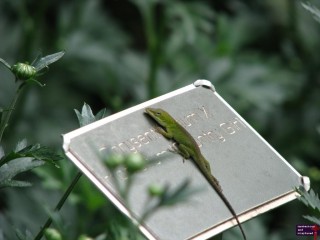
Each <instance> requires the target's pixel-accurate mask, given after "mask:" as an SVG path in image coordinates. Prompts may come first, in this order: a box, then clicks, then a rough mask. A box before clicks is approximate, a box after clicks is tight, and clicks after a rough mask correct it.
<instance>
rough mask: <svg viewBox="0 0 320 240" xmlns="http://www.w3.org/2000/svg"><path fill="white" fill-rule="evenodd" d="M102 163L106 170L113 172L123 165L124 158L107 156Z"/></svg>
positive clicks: (116, 155)
mask: <svg viewBox="0 0 320 240" xmlns="http://www.w3.org/2000/svg"><path fill="white" fill-rule="evenodd" d="M104 163H105V165H106V166H107V168H109V169H110V170H113V169H115V168H117V167H119V166H120V165H121V164H123V163H124V156H123V155H122V154H111V155H108V156H107V157H106V159H105V160H104Z"/></svg>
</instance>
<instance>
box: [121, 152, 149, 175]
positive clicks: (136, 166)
mask: <svg viewBox="0 0 320 240" xmlns="http://www.w3.org/2000/svg"><path fill="white" fill-rule="evenodd" d="M125 165H126V167H127V171H128V172H129V173H135V172H138V171H140V170H142V169H143V168H144V167H145V166H146V161H145V159H144V157H143V156H142V155H141V154H138V153H133V154H130V155H128V156H127V158H126V161H125Z"/></svg>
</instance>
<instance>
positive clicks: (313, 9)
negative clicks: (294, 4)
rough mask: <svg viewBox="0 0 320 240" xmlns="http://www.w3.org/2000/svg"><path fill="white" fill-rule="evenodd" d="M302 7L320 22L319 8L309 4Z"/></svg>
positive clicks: (303, 4)
mask: <svg viewBox="0 0 320 240" xmlns="http://www.w3.org/2000/svg"><path fill="white" fill-rule="evenodd" d="M301 5H302V6H303V7H304V8H305V9H306V10H308V11H309V12H310V13H311V14H312V15H313V17H314V19H315V20H317V21H318V22H320V10H319V9H318V8H317V7H315V6H314V5H312V4H311V3H309V2H307V3H301Z"/></svg>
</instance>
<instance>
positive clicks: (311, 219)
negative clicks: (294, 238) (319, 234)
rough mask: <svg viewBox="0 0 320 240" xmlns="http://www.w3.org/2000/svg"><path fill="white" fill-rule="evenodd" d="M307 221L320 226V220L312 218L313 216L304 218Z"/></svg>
mask: <svg viewBox="0 0 320 240" xmlns="http://www.w3.org/2000/svg"><path fill="white" fill-rule="evenodd" d="M303 217H304V218H305V219H307V220H309V221H310V222H313V223H315V224H317V225H319V226H320V218H316V217H312V216H303Z"/></svg>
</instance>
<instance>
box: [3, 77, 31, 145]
mask: <svg viewBox="0 0 320 240" xmlns="http://www.w3.org/2000/svg"><path fill="white" fill-rule="evenodd" d="M24 86H25V85H24V83H22V84H21V85H20V86H19V87H18V89H17V91H16V93H15V95H14V98H13V100H12V102H11V104H10V107H9V109H8V110H7V113H6V114H4V115H3V121H2V119H1V124H0V143H1V141H2V137H3V133H4V130H5V129H6V127H7V126H8V123H9V121H10V117H11V115H12V112H13V110H14V108H15V106H16V103H17V101H18V98H19V96H20V94H21V92H22V89H23V87H24Z"/></svg>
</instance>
